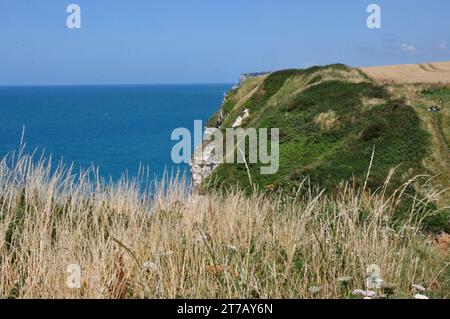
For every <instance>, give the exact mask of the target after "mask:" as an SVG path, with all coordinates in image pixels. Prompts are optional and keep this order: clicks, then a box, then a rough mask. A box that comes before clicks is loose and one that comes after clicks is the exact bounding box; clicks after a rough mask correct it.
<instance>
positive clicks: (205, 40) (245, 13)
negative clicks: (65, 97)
mask: <svg viewBox="0 0 450 319" xmlns="http://www.w3.org/2000/svg"><path fill="white" fill-rule="evenodd" d="M70 3H76V4H79V5H80V6H81V9H82V28H81V29H78V30H70V29H68V28H67V27H66V18H67V16H68V14H67V13H66V7H67V6H68V5H69V4H70ZM370 3H377V4H379V5H380V6H381V9H382V28H381V29H378V30H370V29H368V28H367V27H366V19H367V17H368V14H367V13H366V7H367V5H368V4H370ZM449 14H450V1H448V0H432V1H430V0H395V1H393V0H371V1H365V0H345V1H343V0H328V1H327V0H322V1H320V0H318V1H300V0H272V1H267V0H239V1H238V0H189V1H187V0H127V1H125V0H69V1H65V0H39V1H32V0H28V1H26V0H0V85H15V84H19V85H24V84H39V85H42V84H120V83H123V84H132V83H219V82H235V81H236V79H237V77H238V75H239V73H242V72H252V71H260V70H276V69H281V68H303V67H305V66H309V65H313V64H326V63H334V62H342V63H346V64H349V65H352V66H362V65H384V64H397V63H415V62H424V61H436V60H450V49H449V47H450V18H449Z"/></svg>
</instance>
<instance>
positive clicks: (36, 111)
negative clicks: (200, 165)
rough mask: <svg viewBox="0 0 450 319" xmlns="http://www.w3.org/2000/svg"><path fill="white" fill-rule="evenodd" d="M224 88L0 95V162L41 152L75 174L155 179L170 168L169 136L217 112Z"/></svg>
mask: <svg viewBox="0 0 450 319" xmlns="http://www.w3.org/2000/svg"><path fill="white" fill-rule="evenodd" d="M230 87H231V85H228V84H217V85H215V84H214V85H142V86H73V87H70V86H48V87H0V156H1V157H2V158H3V156H4V155H6V154H7V153H8V152H11V151H13V150H17V149H18V147H19V144H20V137H21V133H22V129H23V127H25V141H26V145H27V146H26V150H27V151H28V152H31V151H33V150H34V149H36V148H37V150H38V152H39V154H40V153H41V152H42V151H44V150H45V153H46V154H52V156H53V159H54V160H55V161H56V160H60V159H61V158H62V159H63V160H64V162H66V163H69V164H70V163H72V162H73V163H74V164H75V167H76V168H79V167H84V168H86V167H89V166H90V165H92V164H94V165H96V166H98V167H100V173H101V175H102V176H103V177H105V178H109V176H111V177H113V178H114V179H117V178H118V177H119V176H120V175H121V174H123V173H124V172H126V171H127V172H128V174H129V175H131V176H133V175H136V174H137V172H138V168H139V165H140V164H142V165H144V166H145V167H147V166H148V167H149V168H150V173H151V175H152V176H154V175H155V174H156V175H157V176H161V174H162V172H163V171H164V169H165V168H167V169H168V170H169V171H170V170H172V169H175V170H176V169H181V170H186V169H187V168H188V166H187V165H180V166H177V165H174V164H173V163H172V161H171V158H170V152H171V149H172V147H173V145H175V143H176V142H174V141H171V133H172V130H173V129H175V128H177V127H186V128H188V129H190V130H191V131H193V125H194V120H196V119H199V120H203V121H204V122H205V121H206V120H207V119H208V118H209V116H210V115H211V114H212V113H214V112H215V111H217V110H218V108H219V106H220V103H221V102H222V99H223V95H224V92H226V91H227V90H229V88H230Z"/></svg>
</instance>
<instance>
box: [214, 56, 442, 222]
mask: <svg viewBox="0 0 450 319" xmlns="http://www.w3.org/2000/svg"><path fill="white" fill-rule="evenodd" d="M262 81H263V83H258V84H257V85H253V91H252V94H251V95H248V94H246V96H247V99H246V100H245V101H242V96H243V94H240V92H239V90H240V89H237V90H234V91H232V92H230V94H229V95H228V97H227V99H226V101H225V103H224V107H223V111H224V113H225V114H226V116H225V119H224V121H223V123H222V125H221V126H220V127H221V128H222V129H224V128H226V127H230V126H231V123H233V121H234V120H235V118H236V117H237V116H238V115H239V114H240V113H242V111H243V110H244V109H245V108H248V109H249V110H250V117H249V118H248V119H246V120H245V121H244V124H243V127H256V128H259V127H268V128H270V127H278V128H279V129H280V170H279V172H278V173H277V174H274V175H261V174H260V170H259V168H260V165H258V164H254V165H252V164H250V172H251V176H252V181H253V182H254V183H255V184H257V185H258V186H259V188H260V189H269V190H271V191H272V190H274V189H280V190H283V191H286V190H287V191H290V190H292V189H295V188H296V187H297V186H298V185H299V184H300V183H301V181H303V179H304V178H305V177H310V179H311V181H312V182H313V183H314V184H318V185H319V186H320V187H324V188H326V189H328V190H333V189H334V187H336V186H337V185H338V184H340V183H342V182H343V181H346V180H349V179H351V178H355V180H356V182H357V183H359V184H362V183H363V182H364V180H365V178H366V174H367V169H368V166H369V162H370V159H371V154H372V151H373V149H374V148H375V157H374V161H373V166H372V169H371V174H370V178H369V180H368V187H369V188H370V189H376V188H378V187H380V186H381V185H382V184H383V182H384V181H385V179H386V177H387V176H388V175H389V172H390V170H391V169H392V168H393V167H397V168H396V170H395V174H394V175H393V177H392V180H391V185H392V188H395V187H398V186H399V185H400V184H401V183H403V182H405V181H406V180H408V178H411V177H413V176H416V175H418V174H423V173H427V174H434V173H436V172H442V171H444V172H445V173H444V178H445V174H448V173H449V170H446V168H445V167H444V168H442V169H441V170H438V169H434V168H433V167H432V166H430V165H424V163H426V161H425V159H427V158H430V156H431V155H432V154H434V153H435V152H436V145H435V144H436V143H432V142H431V141H432V140H433V139H434V138H435V137H434V135H435V134H434V133H433V130H430V128H429V127H427V126H426V125H423V124H424V118H426V117H424V116H429V114H428V112H426V111H424V112H425V114H423V113H424V112H420V110H418V109H417V106H416V105H414V104H413V103H410V101H409V100H408V99H407V98H405V97H404V96H401V95H398V94H394V93H393V92H392V90H390V89H389V87H388V86H386V85H381V84H378V83H376V82H374V81H372V80H370V79H369V78H368V77H367V76H365V75H364V74H363V73H360V72H359V71H357V70H354V69H350V68H348V67H346V66H344V65H330V66H326V67H314V68H310V69H306V70H284V71H279V72H275V73H272V74H271V75H269V76H268V77H266V78H265V79H263V80H260V82H262ZM249 91H251V90H249V89H248V87H246V92H247V93H248V92H249ZM431 94H432V96H433V97H434V98H448V91H446V90H445V89H443V90H442V91H433V92H432V93H431ZM238 95H240V98H239V99H237V98H236V97H237V96H238ZM237 100H239V103H237V102H236V101H237ZM422 110H424V108H423V107H422ZM446 112H448V110H446ZM321 114H322V115H323V114H333V117H334V124H333V125H332V127H331V128H329V129H324V128H323V127H321V125H320V121H318V120H317V119H318V118H320V115H321ZM440 121H441V122H442V125H441V126H439V127H441V129H440V130H441V131H443V132H445V130H446V128H447V132H449V130H448V119H447V118H445V119H441V120H440ZM445 125H446V126H445ZM430 133H431V134H430ZM443 135H445V134H443ZM446 138H447V139H448V135H447V136H446ZM430 145H431V146H430ZM440 145H441V148H442V145H443V144H442V143H440ZM440 154H441V156H440V159H441V162H442V157H443V156H445V154H447V156H448V152H447V151H446V150H443V149H441V151H440ZM443 162H444V163H448V158H447V160H445V159H444V161H443ZM212 181H214V183H213V185H215V186H216V187H220V188H230V187H235V186H236V185H239V187H240V188H243V189H246V190H248V191H250V189H251V185H250V182H249V179H248V174H247V170H246V168H245V166H244V165H234V164H223V165H221V166H219V167H218V168H217V170H216V171H215V172H214V174H213V175H212V177H211V178H210V179H209V180H207V181H206V182H205V184H208V183H210V182H212ZM439 186H443V187H447V186H448V185H445V182H442V183H441V184H440V185H439ZM410 190H411V189H410ZM447 217H448V216H444V217H443V218H441V220H439V222H437V224H438V226H436V225H434V224H435V223H436V222H433V223H432V224H433V225H432V226H431V228H433V229H434V230H438V229H442V228H444V229H450V228H449V227H448V221H447Z"/></svg>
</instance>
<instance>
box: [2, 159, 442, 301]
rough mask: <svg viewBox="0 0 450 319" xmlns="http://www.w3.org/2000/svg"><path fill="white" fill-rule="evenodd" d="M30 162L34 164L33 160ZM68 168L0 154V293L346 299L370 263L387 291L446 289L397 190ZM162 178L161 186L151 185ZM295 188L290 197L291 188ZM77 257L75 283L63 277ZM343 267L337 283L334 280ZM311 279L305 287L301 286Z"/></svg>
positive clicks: (438, 263) (438, 264) (434, 256)
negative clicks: (198, 190)
mask: <svg viewBox="0 0 450 319" xmlns="http://www.w3.org/2000/svg"><path fill="white" fill-rule="evenodd" d="M33 163H34V164H33ZM141 181H142V180H139V179H136V180H132V181H131V180H127V179H125V178H124V179H122V180H121V181H120V182H118V183H116V184H112V183H106V182H104V181H102V180H101V179H100V178H99V177H98V174H97V173H96V171H95V170H90V171H85V172H81V173H79V174H77V175H74V174H73V173H72V172H71V170H70V169H66V168H64V167H63V166H61V165H60V166H59V167H57V168H52V167H51V165H50V164H49V163H48V162H46V161H45V160H44V159H41V160H40V161H38V162H37V163H36V162H35V161H33V159H32V157H30V156H25V155H20V156H17V157H16V158H14V159H13V158H12V157H8V158H6V159H4V160H3V161H2V162H1V163H0V239H1V240H0V267H1V271H0V296H1V297H16V298H17V297H18V298H57V297H58V298H80V297H82V298H129V297H137V298H144V297H148V298H175V297H185V298H199V297H209V298H217V297H225V298H228V297H256V298H268V297H285V298H297V297H306V298H308V297H326V298H347V297H350V294H349V291H351V289H356V288H361V289H364V280H365V277H366V272H365V269H366V267H367V266H368V265H369V264H373V263H375V264H378V265H380V266H381V269H382V275H383V278H384V279H385V280H387V281H390V282H394V283H397V284H398V285H399V286H398V289H397V293H398V294H400V295H403V296H407V297H411V296H413V295H414V292H413V291H412V288H411V284H412V283H420V284H422V285H425V286H428V287H429V292H428V294H429V295H430V296H435V297H448V291H447V290H445V286H446V280H445V277H444V276H445V274H446V268H445V267H446V264H445V262H446V260H444V259H442V257H441V255H439V254H438V253H436V252H435V250H434V248H433V242H432V241H431V240H430V239H429V238H428V237H427V236H425V235H423V234H421V233H420V232H419V230H418V224H419V221H417V220H415V217H414V216H416V215H415V213H416V212H418V211H419V210H420V209H421V207H422V205H420V202H419V201H418V200H417V201H416V203H417V205H415V206H414V207H411V212H412V214H411V219H410V220H408V221H404V222H402V223H397V224H396V225H392V223H391V222H390V221H391V217H392V214H393V213H394V211H395V203H396V202H397V200H398V198H399V196H400V195H399V194H400V193H401V190H399V192H398V193H397V194H396V195H394V196H387V195H386V194H384V191H383V190H380V191H379V193H377V194H368V193H367V192H364V191H363V190H356V189H355V188H353V187H351V186H350V185H346V186H344V187H343V188H342V189H340V190H339V192H337V195H336V196H334V197H329V196H326V195H324V194H322V193H320V192H314V191H313V190H311V189H308V188H305V187H302V188H300V189H302V190H303V191H302V192H299V194H297V195H291V196H288V197H287V198H288V199H287V200H285V199H286V198H285V197H284V196H279V197H276V198H274V197H270V198H268V197H265V196H263V195H258V194H255V195H253V196H250V197H245V196H244V195H243V194H241V193H239V192H235V193H230V194H228V195H226V196H225V195H220V194H214V193H212V194H209V195H207V196H200V195H195V194H191V193H190V192H189V191H188V187H187V186H186V185H185V184H183V182H182V181H181V182H180V181H179V179H176V178H175V179H172V180H171V181H167V180H166V181H163V182H162V183H160V184H155V185H153V187H152V189H153V191H152V192H151V194H152V195H149V194H150V192H147V191H144V190H142V189H140V188H139V185H140V184H141ZM163 185H166V186H167V187H163ZM300 194H302V195H300ZM69 264H79V265H80V266H81V270H82V280H81V289H69V288H68V287H67V286H66V280H67V275H68V274H67V272H66V269H67V266H68V265H69ZM342 276H350V277H352V282H351V283H350V284H349V286H348V287H344V286H342V284H340V283H339V282H338V280H337V278H338V277H342ZM312 286H318V287H320V291H319V292H318V293H315V294H314V295H311V292H310V290H309V289H308V288H310V287H312Z"/></svg>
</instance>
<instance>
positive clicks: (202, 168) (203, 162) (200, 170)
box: [190, 127, 220, 187]
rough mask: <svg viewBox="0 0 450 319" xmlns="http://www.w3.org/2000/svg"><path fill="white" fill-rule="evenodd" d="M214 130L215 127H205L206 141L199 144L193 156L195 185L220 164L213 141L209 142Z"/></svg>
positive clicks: (204, 137)
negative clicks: (215, 154)
mask: <svg viewBox="0 0 450 319" xmlns="http://www.w3.org/2000/svg"><path fill="white" fill-rule="evenodd" d="M214 130H215V128H208V127H207V128H205V132H204V134H203V140H204V142H203V144H202V145H199V146H197V148H196V149H195V151H194V155H193V156H192V160H191V163H190V167H191V178H192V183H193V184H194V187H197V186H199V185H200V184H201V182H202V181H203V180H204V179H205V178H207V177H208V176H210V175H211V174H212V172H213V171H214V170H215V169H216V168H217V166H218V165H219V164H220V163H219V162H218V161H217V160H216V158H215V156H214V146H213V143H212V142H208V141H209V140H210V137H211V134H212V133H213V131H214Z"/></svg>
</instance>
